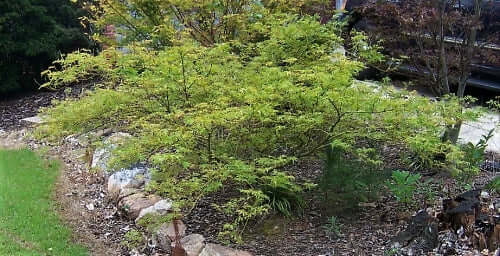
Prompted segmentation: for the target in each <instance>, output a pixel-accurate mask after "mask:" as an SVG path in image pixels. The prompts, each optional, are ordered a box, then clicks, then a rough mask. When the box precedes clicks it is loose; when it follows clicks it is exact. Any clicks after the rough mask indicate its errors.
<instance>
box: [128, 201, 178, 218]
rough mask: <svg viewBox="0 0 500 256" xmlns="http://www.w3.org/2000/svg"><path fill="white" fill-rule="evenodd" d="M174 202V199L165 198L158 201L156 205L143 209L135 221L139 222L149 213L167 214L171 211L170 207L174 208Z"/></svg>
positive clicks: (156, 214)
mask: <svg viewBox="0 0 500 256" xmlns="http://www.w3.org/2000/svg"><path fill="white" fill-rule="evenodd" d="M172 204H173V202H172V200H170V199H163V200H160V201H158V202H156V203H155V204H154V205H151V206H149V207H147V208H144V209H142V210H141V211H140V212H139V215H138V216H137V218H136V219H135V223H137V222H138V221H139V220H140V219H141V218H142V217H144V216H146V215H147V214H150V215H155V216H163V215H165V214H167V213H168V212H169V211H170V209H172Z"/></svg>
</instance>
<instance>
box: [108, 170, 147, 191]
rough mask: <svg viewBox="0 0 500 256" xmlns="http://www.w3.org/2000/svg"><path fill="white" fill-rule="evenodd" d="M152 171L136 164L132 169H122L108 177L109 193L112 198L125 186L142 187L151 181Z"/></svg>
mask: <svg viewBox="0 0 500 256" xmlns="http://www.w3.org/2000/svg"><path fill="white" fill-rule="evenodd" d="M150 179H151V173H150V171H149V168H148V167H145V166H136V167H135V168H132V169H122V170H120V171H118V172H115V173H113V174H112V175H111V176H109V178H108V195H109V196H110V197H112V198H115V197H117V196H118V195H120V193H121V191H122V190H123V189H125V188H140V187H142V186H144V185H145V184H146V183H148V182H149V180H150Z"/></svg>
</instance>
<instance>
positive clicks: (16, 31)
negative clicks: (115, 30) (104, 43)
mask: <svg viewBox="0 0 500 256" xmlns="http://www.w3.org/2000/svg"><path fill="white" fill-rule="evenodd" d="M83 14H84V11H83V9H81V8H79V7H78V5H77V4H76V3H71V2H69V1H68V0H7V1H1V2H0V81H2V82H1V84H0V94H6V93H7V92H12V91H15V90H32V89H34V88H37V82H36V80H39V78H40V72H41V71H42V70H44V69H46V68H47V67H48V66H49V65H50V63H51V62H52V61H54V60H55V59H57V58H59V57H60V55H61V53H68V52H71V51H73V50H75V49H78V48H85V47H89V46H90V41H89V39H87V37H86V36H85V34H84V32H83V30H82V27H81V25H80V21H79V19H78V18H79V16H82V15H83Z"/></svg>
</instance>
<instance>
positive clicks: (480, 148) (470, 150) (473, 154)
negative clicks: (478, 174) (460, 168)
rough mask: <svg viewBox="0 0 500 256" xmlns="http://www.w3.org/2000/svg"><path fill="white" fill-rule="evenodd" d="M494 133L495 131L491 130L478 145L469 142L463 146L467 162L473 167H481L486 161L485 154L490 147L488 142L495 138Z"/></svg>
mask: <svg viewBox="0 0 500 256" xmlns="http://www.w3.org/2000/svg"><path fill="white" fill-rule="evenodd" d="M494 131H495V129H491V130H490V131H489V132H488V134H485V135H482V137H481V139H480V140H479V141H478V142H477V143H476V144H473V143H471V142H469V143H467V144H465V145H462V150H463V151H464V153H465V161H467V162H468V163H469V164H470V165H473V166H479V165H480V164H481V163H482V162H483V161H484V153H485V151H486V147H487V146H488V141H489V140H490V139H491V138H492V137H493V132H494Z"/></svg>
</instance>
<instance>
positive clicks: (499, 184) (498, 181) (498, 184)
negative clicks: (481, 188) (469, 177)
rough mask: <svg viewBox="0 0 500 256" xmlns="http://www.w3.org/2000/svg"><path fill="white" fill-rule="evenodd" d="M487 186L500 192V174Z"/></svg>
mask: <svg viewBox="0 0 500 256" xmlns="http://www.w3.org/2000/svg"><path fill="white" fill-rule="evenodd" d="M485 188H486V189H488V190H490V191H494V192H496V193H500V176H497V177H495V178H494V179H493V180H492V181H490V182H489V183H488V184H486V186H485Z"/></svg>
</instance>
